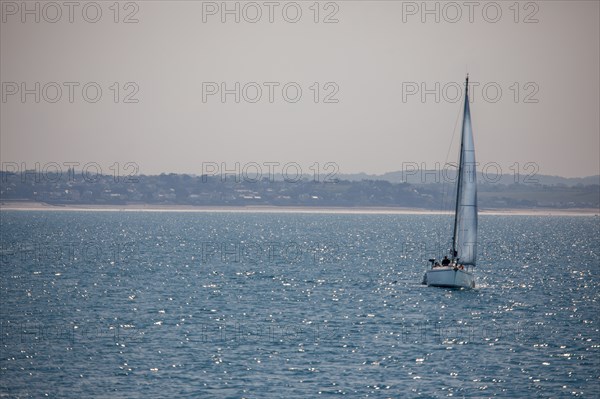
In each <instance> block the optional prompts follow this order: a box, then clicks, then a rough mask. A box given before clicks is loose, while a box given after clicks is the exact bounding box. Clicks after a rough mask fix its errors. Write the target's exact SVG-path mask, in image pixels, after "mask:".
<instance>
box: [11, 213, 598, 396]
mask: <svg viewBox="0 0 600 399" xmlns="http://www.w3.org/2000/svg"><path fill="white" fill-rule="evenodd" d="M0 218H1V237H0V238H1V246H0V267H1V273H0V299H1V307H0V322H1V339H2V342H1V346H0V377H1V378H0V396H7V397H42V396H44V394H47V395H48V396H50V397H70V398H81V397H139V398H154V397H156V398H158V397H194V398H195V397H215V398H229V397H230V398H242V397H245V398H279V397H286V398H287V397H306V398H309V397H317V396H320V397H330V396H339V395H344V394H345V395H346V396H347V397H382V398H383V397H443V396H455V397H509V398H530V397H570V396H581V397H589V398H595V397H598V396H600V346H599V345H600V333H599V330H598V328H599V327H598V323H599V322H600V318H599V316H598V314H599V313H600V309H599V304H598V301H599V300H600V298H599V285H600V266H599V262H600V243H599V240H600V231H599V225H600V221H599V219H598V217H543V216H536V217H530V216H482V217H481V218H480V234H481V237H482V242H481V244H480V246H479V265H478V268H477V271H476V275H477V285H478V286H477V288H476V289H475V290H472V291H460V290H446V289H437V288H428V287H424V286H422V285H420V281H421V278H422V275H423V272H424V268H425V265H426V260H427V259H428V258H429V257H432V256H439V255H443V251H442V250H441V248H446V243H447V233H446V232H447V231H449V229H448V228H447V226H449V223H448V222H449V221H448V218H447V217H446V216H435V215H365V214H346V215H342V214H278V213H272V214H265V213H152V212H139V213H138V212H18V211H14V212H13V211H3V212H1V213H0Z"/></svg>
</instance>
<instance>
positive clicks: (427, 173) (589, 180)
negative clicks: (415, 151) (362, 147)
mask: <svg viewBox="0 0 600 399" xmlns="http://www.w3.org/2000/svg"><path fill="white" fill-rule="evenodd" d="M337 178H338V179H340V180H348V181H361V180H384V181H389V182H390V183H410V184H427V183H443V182H450V183H453V182H454V180H455V178H456V171H455V170H437V171H436V170H415V171H409V170H407V171H404V172H403V171H396V172H387V173H384V174H382V175H370V174H366V173H355V174H339V175H338V176H337ZM477 181H478V183H481V184H486V183H487V184H505V185H510V184H515V183H520V184H533V185H536V184H540V185H545V186H567V187H574V186H577V185H583V186H589V185H598V184H600V175H595V176H587V177H561V176H551V175H540V174H532V175H526V174H507V173H504V174H497V173H493V172H491V171H490V172H488V173H485V174H483V173H482V172H478V173H477Z"/></svg>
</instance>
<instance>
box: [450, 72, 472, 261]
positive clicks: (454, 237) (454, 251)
mask: <svg viewBox="0 0 600 399" xmlns="http://www.w3.org/2000/svg"><path fill="white" fill-rule="evenodd" d="M468 104H469V74H467V78H466V80H465V105H464V109H463V123H462V129H461V132H463V133H462V134H461V135H460V156H459V161H458V182H457V185H456V205H455V207H454V229H453V233H452V260H454V259H455V257H456V232H457V227H458V207H459V205H460V197H461V192H462V190H461V189H460V188H461V185H462V168H463V147H464V141H465V135H464V131H465V117H466V116H467V107H468Z"/></svg>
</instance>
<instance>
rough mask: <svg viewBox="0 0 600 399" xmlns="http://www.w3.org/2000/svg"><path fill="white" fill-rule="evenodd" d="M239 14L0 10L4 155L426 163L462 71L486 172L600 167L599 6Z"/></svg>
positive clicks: (179, 7) (146, 4) (361, 166)
mask: <svg viewBox="0 0 600 399" xmlns="http://www.w3.org/2000/svg"><path fill="white" fill-rule="evenodd" d="M247 3H248V2H227V7H228V8H229V9H231V10H235V9H236V7H237V9H238V10H239V13H238V15H237V16H239V19H240V21H239V23H236V22H235V18H236V15H235V11H234V12H233V13H232V14H227V13H222V11H223V9H222V2H220V1H219V2H201V1H179V2H171V1H138V2H121V6H120V7H119V9H118V13H117V12H116V11H117V9H116V8H115V7H114V5H113V4H114V2H113V1H98V2H96V3H90V2H77V3H76V5H75V6H72V8H69V7H71V6H68V5H65V4H64V2H60V1H59V2H56V3H52V4H51V5H50V6H45V3H44V2H27V3H25V4H26V5H25V6H23V5H22V4H24V3H22V2H20V1H19V2H6V1H2V21H1V28H0V36H1V38H0V46H1V48H0V53H1V61H0V67H1V69H0V77H1V81H2V103H1V104H0V105H1V111H0V129H1V131H0V133H1V135H0V147H1V149H0V157H1V161H2V162H4V163H5V162H18V163H21V162H25V163H26V164H27V166H28V167H33V166H34V164H35V163H36V162H39V163H41V164H42V165H44V164H46V163H48V162H57V163H59V164H62V163H64V162H79V163H80V164H82V165H83V164H86V163H88V162H97V163H98V164H100V165H101V166H102V167H103V168H105V170H104V172H106V173H111V172H110V171H108V170H107V169H108V166H109V165H112V164H114V163H115V162H118V163H119V165H121V166H123V165H124V164H125V163H126V162H134V163H136V164H137V165H139V168H140V170H139V171H140V172H141V173H147V174H149V173H160V172H186V173H196V174H199V173H201V172H202V165H203V162H205V163H206V162H217V163H219V164H220V163H225V164H226V165H227V167H230V168H233V167H234V164H235V163H236V162H239V163H240V164H241V165H242V166H243V165H247V164H248V163H250V162H257V163H258V164H261V165H262V164H264V163H265V162H279V163H280V164H282V165H283V164H285V163H288V162H297V163H298V164H300V165H301V166H302V167H303V168H304V171H305V172H306V173H310V171H309V170H308V167H309V166H310V165H312V164H314V163H315V162H318V163H320V164H321V165H323V164H325V163H326V162H335V163H336V164H337V165H338V166H339V171H340V172H345V173H353V172H361V171H362V172H367V173H384V172H388V171H395V170H400V169H401V168H402V166H403V164H406V163H409V162H416V163H419V164H421V163H425V165H424V166H425V167H427V168H434V167H435V163H436V162H444V160H445V159H446V154H447V152H448V149H449V145H450V141H451V138H452V134H453V131H454V127H455V122H456V120H457V116H458V115H459V113H460V110H461V107H462V104H461V101H460V99H459V98H458V97H457V92H456V89H457V87H461V85H462V84H463V80H464V77H465V73H466V72H467V71H468V72H469V74H470V78H471V80H472V81H473V82H474V83H475V84H478V86H474V87H473V91H472V96H473V104H472V107H471V112H472V119H473V126H474V134H475V146H476V148H477V159H478V161H479V162H480V163H481V164H484V165H486V164H494V165H499V166H500V167H501V168H502V172H503V173H513V171H514V169H515V164H518V165H519V168H521V169H522V168H523V167H524V166H525V165H526V164H527V163H533V164H530V165H529V167H530V166H531V165H537V167H539V170H538V171H537V172H538V173H543V174H556V175H562V176H587V175H592V174H598V173H600V159H599V151H600V150H599V148H600V123H599V113H600V111H599V110H600V100H599V97H600V82H599V79H600V78H599V75H600V73H599V71H600V62H599V51H600V50H599V49H600V43H599V40H600V31H599V21H600V5H599V2H597V1H564V2H563V1H538V2H520V3H519V6H518V7H515V5H514V3H515V2H513V1H506V2H505V1H499V2H496V3H494V2H473V3H469V4H470V5H465V2H463V1H459V2H456V3H453V2H450V3H447V2H428V3H427V6H426V7H427V9H424V7H423V3H422V2H421V1H418V2H406V1H404V2H403V1H335V2H325V1H323V2H319V4H318V7H315V5H314V3H315V2H314V1H297V2H296V3H293V2H276V1H275V2H272V3H268V4H266V3H265V2H263V1H259V2H256V3H251V4H249V5H247ZM265 4H266V5H265ZM97 6H98V7H97ZM24 7H27V9H24ZM36 7H37V9H38V10H39V15H36V12H37V11H35V10H36ZM28 10H34V11H33V12H32V13H27V12H26V11H28ZM99 10H100V11H101V15H98V14H97V12H98V11H99ZM298 10H300V11H301V15H298V14H297V12H298ZM428 10H429V11H431V12H430V13H428V12H427V11H428ZM317 11H318V15H317ZM257 12H260V15H259V14H258V13H257ZM270 14H271V15H270ZM36 17H39V22H36V21H35V19H36ZM22 18H25V22H23V21H22ZM222 18H225V22H222ZM270 18H272V22H270ZM315 18H316V19H317V20H318V22H317V23H315ZM436 18H437V19H438V21H436ZM70 19H72V22H71V21H70ZM96 19H97V20H98V21H97V22H95V23H94V22H91V21H94V20H96ZM115 19H116V20H117V21H118V22H116V23H115ZM124 20H128V21H130V22H134V21H135V20H137V22H134V23H124ZM253 20H257V22H254V23H253V22H252V21H253ZM294 20H298V21H297V22H293V21H294ZM325 20H327V21H329V22H333V23H325ZM335 20H337V22H335ZM52 21H55V22H52ZM36 82H39V88H36ZM115 82H117V85H114V84H115ZM236 82H239V90H237V93H236ZM315 82H316V85H315ZM222 84H223V85H222ZM84 87H85V90H84ZM117 87H118V90H117ZM284 87H285V90H283V88H284ZM98 88H100V89H101V90H102V94H101V96H99V97H98V98H95V97H97V96H96V91H97V89H98ZM223 88H225V89H226V90H229V92H228V93H229V94H226V95H225V97H224V101H223V98H222V97H221V91H222V89H223ZM257 88H258V89H260V91H261V94H262V95H261V96H260V98H259V97H258V94H259V92H258V90H257ZM23 89H25V90H29V94H25V95H23ZM57 89H60V97H59V91H58V90H57ZM298 89H300V90H301V92H302V95H301V97H300V98H299V99H297V98H296V96H297V91H298ZM423 89H425V90H428V91H427V92H426V93H425V95H424V97H422V94H423ZM498 90H500V91H501V94H499V92H498ZM70 95H72V98H71V99H70V98H69V97H70ZM236 95H238V96H239V103H237V102H236ZM270 95H272V102H270V98H269V97H270ZM36 96H38V97H39V103H37V102H36ZM436 96H437V97H438V98H437V99H436ZM70 100H72V102H71V101H70ZM95 100H97V101H96V102H93V101H95ZM115 100H116V102H115ZM132 100H133V101H135V100H137V102H128V101H132ZM296 100H297V102H294V101H296ZM315 100H316V101H317V102H315ZM436 100H437V101H438V102H436ZM23 101H24V102H23ZM54 101H55V102H54ZM253 101H256V102H253ZM335 101H337V102H335ZM450 154H451V155H450V160H454V159H455V157H456V153H455V151H454V150H452V151H451V152H450ZM511 168H512V169H511ZM265 171H266V169H265ZM530 171H531V169H530Z"/></svg>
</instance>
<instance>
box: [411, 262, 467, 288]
mask: <svg viewBox="0 0 600 399" xmlns="http://www.w3.org/2000/svg"><path fill="white" fill-rule="evenodd" d="M423 283H424V284H427V285H428V286H431V287H446V288H475V277H474V276H473V273H471V272H469V271H467V270H461V269H458V268H454V267H436V268H433V269H430V270H427V272H426V273H425V277H424V279H423Z"/></svg>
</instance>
